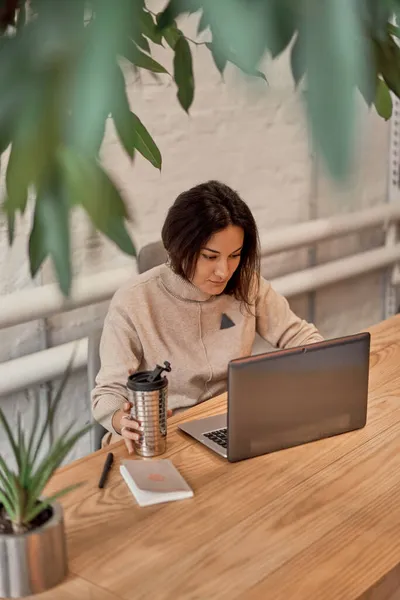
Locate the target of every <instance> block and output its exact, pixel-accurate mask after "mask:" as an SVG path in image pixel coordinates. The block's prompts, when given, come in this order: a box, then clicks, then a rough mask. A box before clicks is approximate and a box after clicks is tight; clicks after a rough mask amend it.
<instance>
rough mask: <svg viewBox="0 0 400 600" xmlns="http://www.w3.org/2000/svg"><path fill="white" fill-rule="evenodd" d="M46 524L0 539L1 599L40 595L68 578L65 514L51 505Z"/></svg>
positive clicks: (58, 507) (54, 505)
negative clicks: (49, 515) (50, 513)
mask: <svg viewBox="0 0 400 600" xmlns="http://www.w3.org/2000/svg"><path fill="white" fill-rule="evenodd" d="M52 509H53V515H52V517H51V519H49V521H47V523H45V524H44V525H42V526H41V527H38V528H37V529H34V530H33V531H29V532H27V533H23V534H20V535H5V534H1V535H0V597H8V598H19V597H21V596H28V595H30V594H38V593H39V592H44V591H45V590H48V589H49V588H52V587H53V586H55V585H57V584H58V583H60V582H61V581H62V580H63V579H64V577H65V576H66V574H67V570H68V565H67V547H66V537H65V528H64V518H63V510H62V507H61V505H60V504H58V502H54V503H53V504H52Z"/></svg>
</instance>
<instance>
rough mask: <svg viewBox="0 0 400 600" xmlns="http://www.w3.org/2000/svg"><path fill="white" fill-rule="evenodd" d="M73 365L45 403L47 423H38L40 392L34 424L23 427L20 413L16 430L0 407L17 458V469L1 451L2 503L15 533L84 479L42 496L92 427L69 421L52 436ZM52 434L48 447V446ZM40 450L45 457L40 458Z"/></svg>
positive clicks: (0, 419)
mask: <svg viewBox="0 0 400 600" xmlns="http://www.w3.org/2000/svg"><path fill="white" fill-rule="evenodd" d="M69 372H70V366H69V367H68V369H67V371H66V373H65V374H64V377H63V380H62V382H61V384H60V387H59V389H58V391H57V393H56V394H55V396H53V398H52V399H51V401H50V402H49V403H48V404H46V413H45V419H44V423H43V424H42V425H41V426H39V422H40V415H41V412H42V411H41V402H40V397H39V394H38V393H37V392H36V393H35V392H34V393H33V400H34V415H33V421H32V425H31V428H30V429H29V430H28V431H27V430H24V428H23V426H22V422H21V413H20V412H19V413H18V417H17V428H16V429H17V430H16V433H13V431H12V428H11V427H10V424H9V423H8V422H7V419H6V417H5V415H4V413H3V411H2V410H1V409H0V423H1V425H2V427H3V429H4V431H5V433H6V436H7V438H8V441H9V444H10V447H11V450H12V453H13V455H14V458H15V461H16V469H15V470H13V469H12V468H11V467H10V466H8V465H7V463H6V461H5V459H4V458H3V457H2V456H1V455H0V504H1V505H2V512H3V516H4V513H5V515H6V517H7V518H8V519H9V521H10V525H11V528H12V532H13V533H14V534H20V533H24V532H26V531H28V530H30V529H32V528H33V527H34V521H35V519H37V518H38V517H39V515H40V514H41V513H43V512H44V511H45V510H46V509H48V508H49V507H50V506H51V503H52V502H53V501H54V500H56V499H57V498H60V497H61V496H63V495H64V494H67V493H68V492H70V491H72V490H73V489H75V488H76V487H78V486H80V485H81V483H77V484H74V485H71V486H68V487H66V488H64V489H62V490H60V491H58V492H57V493H55V494H54V495H52V496H51V497H49V498H44V497H43V496H42V494H43V490H44V488H45V487H46V485H47V483H48V482H49V480H50V478H51V477H52V475H53V473H54V471H55V470H56V469H57V468H58V467H59V466H60V465H61V463H62V462H63V460H64V459H65V457H66V456H67V454H68V452H69V451H70V450H71V449H72V448H73V446H74V445H75V444H76V442H77V441H78V440H79V439H80V438H81V437H82V436H84V435H85V434H86V433H87V432H88V431H89V430H90V429H91V427H92V424H89V425H86V426H85V427H82V428H80V429H78V430H77V431H75V432H73V429H74V422H72V423H69V424H68V425H67V426H66V427H65V429H64V430H63V431H62V433H61V434H60V435H59V436H57V437H56V439H54V440H51V435H50V434H51V432H52V430H53V425H54V420H55V417H56V414H57V409H58V408H59V406H60V401H61V399H62V397H63V391H64V388H65V385H66V383H67V380H68V376H69ZM49 437H50V443H49V447H46V446H47V443H48V439H49ZM41 454H43V457H42V458H40V456H41Z"/></svg>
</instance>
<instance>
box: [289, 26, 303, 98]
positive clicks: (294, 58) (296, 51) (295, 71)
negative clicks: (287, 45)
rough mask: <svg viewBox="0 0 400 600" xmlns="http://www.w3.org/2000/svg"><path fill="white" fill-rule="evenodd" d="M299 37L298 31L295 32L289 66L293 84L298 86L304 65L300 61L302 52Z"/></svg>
mask: <svg viewBox="0 0 400 600" xmlns="http://www.w3.org/2000/svg"><path fill="white" fill-rule="evenodd" d="M300 45H301V38H300V31H299V33H298V34H297V37H296V41H295V42H294V44H293V46H292V49H291V52H290V68H291V70H292V75H293V79H294V82H295V85H296V86H298V85H299V83H300V81H301V80H302V78H303V77H304V73H305V65H304V63H303V62H302V59H303V57H302V52H301V48H300Z"/></svg>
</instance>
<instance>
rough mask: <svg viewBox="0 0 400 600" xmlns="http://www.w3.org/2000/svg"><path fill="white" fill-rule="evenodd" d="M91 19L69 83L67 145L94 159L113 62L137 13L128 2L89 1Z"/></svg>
mask: <svg viewBox="0 0 400 600" xmlns="http://www.w3.org/2000/svg"><path fill="white" fill-rule="evenodd" d="M92 5H93V10H94V14H95V18H94V19H93V21H92V22H91V23H90V26H88V27H86V30H87V31H86V43H85V44H84V46H83V49H82V55H81V56H80V60H79V61H78V65H79V66H78V68H77V69H76V71H75V72H74V74H73V78H72V81H71V86H70V89H71V97H70V98H69V99H68V100H69V102H70V103H71V108H72V115H71V119H70V124H69V126H68V132H67V133H68V137H69V145H70V146H73V147H74V148H75V149H76V150H78V151H79V152H80V153H82V154H86V155H88V156H97V153H98V147H99V139H100V140H101V139H102V135H103V134H104V127H105V121H106V119H107V116H108V114H109V113H110V112H111V105H112V98H113V87H112V86H111V85H110V80H111V79H112V77H113V73H114V72H115V65H116V58H117V55H118V54H119V52H121V48H122V51H123V46H124V43H125V41H128V39H129V38H130V28H131V23H132V22H133V21H134V19H135V18H136V17H137V14H138V11H140V10H141V7H140V3H137V4H135V2H132V1H131V0H118V2H112V3H110V2H109V0H92Z"/></svg>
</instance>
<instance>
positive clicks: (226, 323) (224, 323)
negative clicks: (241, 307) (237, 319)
mask: <svg viewBox="0 0 400 600" xmlns="http://www.w3.org/2000/svg"><path fill="white" fill-rule="evenodd" d="M234 326H235V323H234V322H233V321H232V319H230V318H229V317H228V315H226V314H225V313H222V319H221V329H229V328H230V327H234Z"/></svg>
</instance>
